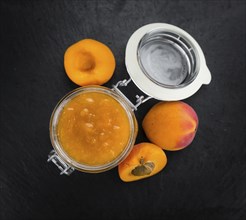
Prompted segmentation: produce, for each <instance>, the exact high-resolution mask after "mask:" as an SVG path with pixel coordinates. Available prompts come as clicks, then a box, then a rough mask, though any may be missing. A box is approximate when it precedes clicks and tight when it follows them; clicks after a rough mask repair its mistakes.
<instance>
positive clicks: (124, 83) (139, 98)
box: [112, 78, 153, 111]
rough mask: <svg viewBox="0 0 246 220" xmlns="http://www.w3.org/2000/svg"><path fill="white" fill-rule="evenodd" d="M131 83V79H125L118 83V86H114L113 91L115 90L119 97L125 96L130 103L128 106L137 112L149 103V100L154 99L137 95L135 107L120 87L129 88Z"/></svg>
mask: <svg viewBox="0 0 246 220" xmlns="http://www.w3.org/2000/svg"><path fill="white" fill-rule="evenodd" d="M129 82H131V78H130V79H128V80H127V79H124V80H121V81H119V82H117V83H116V85H113V88H112V90H114V91H115V92H117V93H118V94H119V95H121V96H123V97H124V98H125V99H126V101H127V102H128V104H129V105H130V106H131V108H132V110H133V111H137V110H138V107H139V106H140V105H141V104H143V103H145V102H146V101H148V100H149V99H152V98H153V97H151V96H147V97H146V98H145V97H144V96H139V95H136V99H137V100H136V104H135V105H134V104H133V103H132V102H131V101H130V100H129V99H128V98H127V97H126V96H125V95H124V94H123V93H122V92H121V91H120V89H119V88H118V87H120V86H127V85H128V83H129Z"/></svg>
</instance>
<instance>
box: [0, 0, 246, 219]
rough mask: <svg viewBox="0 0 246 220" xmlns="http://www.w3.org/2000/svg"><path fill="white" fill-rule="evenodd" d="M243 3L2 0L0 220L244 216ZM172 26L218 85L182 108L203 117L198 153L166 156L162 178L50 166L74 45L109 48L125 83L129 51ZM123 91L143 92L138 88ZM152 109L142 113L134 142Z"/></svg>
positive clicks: (195, 146)
mask: <svg viewBox="0 0 246 220" xmlns="http://www.w3.org/2000/svg"><path fill="white" fill-rule="evenodd" d="M245 13H246V4H245V2H244V1H240V0H236V1H227V0H224V1H202V0H200V1H199V0H198V1H192V0H184V1H177V0H174V1H165V0H163V1H161V0H157V1H147V0H142V1H135V0H129V1H127V0H113V1H105V0H102V1H95V0H91V1H89V0H88V1H75V0H74V1H58V0H57V1H14V0H10V1H9V0H1V1H0V18H1V28H0V30H1V33H0V37H1V50H0V53H1V59H0V67H1V71H0V76H1V77H0V88H1V101H0V104H1V106H0V112H1V122H0V135H1V138H0V141H1V142H0V147H1V151H0V189H1V191H0V219H2V220H12V219H23V220H26V219H119V220H120V219H168V220H169V219H170V220H172V219H195V220H199V219H204V220H207V219H212V220H220V219H223V220H224V219H228V220H234V219H238V220H241V219H246V141H245V134H246V117H245V107H246V105H245V104H246V103H245V102H246V98H245V96H246V94H245V92H246V91H245V85H246V67H245V57H246V56H245V51H246V49H245V48H246V45H245V44H246V33H245V32H246V21H245V16H246V15H245ZM154 22H164V23H170V24H173V25H176V26H178V27H180V28H182V29H184V30H186V31H187V32H188V33H190V34H191V35H192V36H193V37H194V38H195V39H196V40H197V42H198V43H199V44H200V46H201V48H202V49H203V51H204V54H205V58H206V61H207V65H208V67H209V69H210V71H211V73H212V81H211V83H210V85H208V86H202V87H201V89H200V90H199V91H198V92H197V93H196V94H194V95H193V96H192V97H189V98H187V99H186V100H184V101H185V102H186V103H188V104H190V105H191V106H192V107H193V108H194V109H195V111H196V112H197V114H198V117H199V128H198V131H197V135H196V137H195V139H194V141H193V142H192V144H191V145H190V146H189V147H188V148H186V149H185V150H182V151H179V152H166V154H167V157H168V165H167V166H166V168H165V169H164V170H162V171H161V172H160V173H158V174H157V175H155V176H153V177H151V178H147V179H145V180H142V181H136V182H132V183H124V182H122V181H121V180H120V178H119V176H118V171H117V168H114V169H112V170H110V171H107V172H104V173H101V174H87V173H82V172H74V173H73V174H72V175H71V176H69V177H68V176H64V175H63V176H60V175H59V170H58V168H57V167H55V165H54V164H51V163H47V162H46V161H47V155H48V153H49V152H50V151H51V150H52V146H51V143H50V139H49V119H50V115H51V113H52V110H53V108H54V107H55V105H56V103H57V102H58V101H59V100H60V99H61V97H63V96H64V95H65V94H66V93H68V92H69V91H71V90H73V89H75V88H77V87H78V86H76V85H75V84H74V83H72V82H71V81H70V80H69V79H68V77H67V76H66V74H65V71H64V66H63V56H64V52H65V50H66V48H67V47H68V46H70V45H71V44H73V43H75V42H77V41H79V40H81V39H84V38H93V39H96V40H99V41H101V42H103V43H105V44H107V45H108V46H109V47H110V48H111V49H112V51H113V53H114V55H115V58H116V70H115V73H114V75H113V77H112V78H111V80H110V81H109V82H107V83H106V84H105V85H104V86H107V87H111V86H112V84H115V83H116V82H118V81H119V80H122V79H128V78H129V75H128V73H127V70H126V67H125V63H124V62H125V61H124V57H125V47H126V44H127V41H128V39H129V38H130V36H131V34H132V33H133V32H134V31H135V30H136V29H138V28H139V27H141V26H143V25H145V24H149V23H154ZM124 92H125V93H126V95H127V96H128V97H129V99H131V100H134V99H135V95H136V94H141V92H140V91H139V90H138V89H137V88H136V86H135V85H134V84H133V83H131V84H130V85H129V86H128V87H127V88H126V89H125V90H124ZM157 102H158V101H157V100H150V101H148V102H146V103H145V104H143V105H142V106H141V107H140V108H139V110H138V111H137V112H136V117H137V120H138V123H139V133H138V136H137V140H136V143H140V142H143V141H148V140H147V138H146V136H145V134H144V132H143V130H142V127H141V121H142V119H143V117H144V115H145V114H146V113H147V111H148V110H149V109H150V108H151V107H152V106H153V105H154V104H155V103H157Z"/></svg>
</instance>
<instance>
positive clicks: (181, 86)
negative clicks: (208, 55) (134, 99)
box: [125, 23, 211, 101]
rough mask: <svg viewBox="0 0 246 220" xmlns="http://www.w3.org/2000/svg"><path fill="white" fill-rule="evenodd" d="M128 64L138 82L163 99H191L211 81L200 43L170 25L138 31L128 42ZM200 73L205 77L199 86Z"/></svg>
mask: <svg viewBox="0 0 246 220" xmlns="http://www.w3.org/2000/svg"><path fill="white" fill-rule="evenodd" d="M125 62H126V68H127V71H128V73H129V75H130V77H131V79H132V80H133V81H134V83H135V84H136V85H137V86H138V87H139V88H140V89H141V90H142V91H143V92H145V93H146V94H148V95H149V96H151V97H153V98H156V99H159V100H166V101H168V100H181V99H184V98H187V97H188V96H190V95H192V94H193V93H194V92H196V91H197V90H198V89H199V88H200V86H201V85H202V84H208V83H209V82H210V80H211V75H210V72H209V70H208V68H207V67H206V64H205V58H204V55H203V53H202V51H201V49H200V47H199V45H198V44H197V42H196V41H195V40H194V39H193V38H192V37H191V36H190V35H189V34H188V33H187V32H185V31H183V30H182V29H180V28H178V27H176V26H173V25H169V24H164V23H155V24H149V25H146V26H143V27H141V28H139V29H138V30H137V31H136V32H134V33H133V35H132V36H131V37H130V39H129V41H128V43H127V47H126V57H125ZM200 72H203V75H204V76H203V77H202V78H203V80H202V81H201V80H199V83H198V82H197V81H198V80H197V79H199V78H201V76H199V77H198V74H200ZM195 81H196V82H195Z"/></svg>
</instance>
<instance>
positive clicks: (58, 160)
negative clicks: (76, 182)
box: [47, 150, 75, 176]
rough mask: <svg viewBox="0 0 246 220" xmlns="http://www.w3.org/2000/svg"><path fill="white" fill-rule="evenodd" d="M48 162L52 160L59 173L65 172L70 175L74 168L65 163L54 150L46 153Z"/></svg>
mask: <svg viewBox="0 0 246 220" xmlns="http://www.w3.org/2000/svg"><path fill="white" fill-rule="evenodd" d="M47 161H48V162H50V161H52V162H53V163H54V164H55V165H56V166H57V167H58V168H59V170H60V171H61V172H60V175H62V174H66V175H68V176H69V175H70V174H71V173H72V172H73V171H74V170H75V169H74V168H73V167H71V166H69V165H67V164H66V163H65V162H64V161H63V160H62V159H61V158H60V157H59V156H58V154H57V153H56V152H55V150H52V151H51V152H50V153H49V155H48V160H47Z"/></svg>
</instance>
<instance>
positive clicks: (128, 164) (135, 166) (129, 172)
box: [118, 142, 167, 182]
mask: <svg viewBox="0 0 246 220" xmlns="http://www.w3.org/2000/svg"><path fill="white" fill-rule="evenodd" d="M166 164H167V157H166V154H165V152H164V151H163V150H162V149H161V148H160V147H158V146H156V145H154V144H152V143H146V142H143V143H140V144H137V145H135V146H134V148H133V150H132V151H131V153H130V154H129V155H128V157H127V158H126V159H125V160H124V161H123V162H122V163H120V164H119V166H118V173H119V176H120V178H121V180H123V181H124V182H131V181H136V180H140V179H143V178H147V177H150V176H153V175H155V174H156V173H158V172H160V171H161V170H162V169H163V168H164V167H165V166H166Z"/></svg>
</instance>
